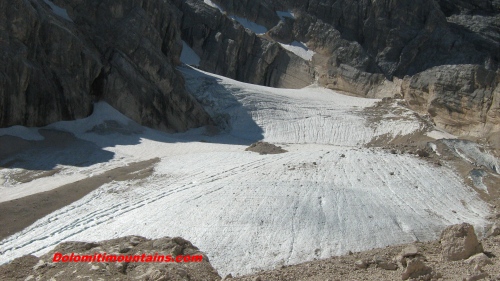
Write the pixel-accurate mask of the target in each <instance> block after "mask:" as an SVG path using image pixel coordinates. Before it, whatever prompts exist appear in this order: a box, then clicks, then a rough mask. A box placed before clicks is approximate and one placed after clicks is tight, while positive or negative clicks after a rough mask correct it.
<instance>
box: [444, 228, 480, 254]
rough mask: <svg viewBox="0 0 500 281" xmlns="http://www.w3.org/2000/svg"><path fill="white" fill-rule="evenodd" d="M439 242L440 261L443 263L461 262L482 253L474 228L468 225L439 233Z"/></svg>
mask: <svg viewBox="0 0 500 281" xmlns="http://www.w3.org/2000/svg"><path fill="white" fill-rule="evenodd" d="M440 242H441V255H442V259H443V260H445V261H457V260H463V259H467V258H469V257H470V256H472V255H474V254H477V253H482V252H483V246H482V245H481V243H479V241H478V240H477V236H476V233H475V232H474V227H473V226H472V225H470V224H468V223H462V224H457V225H452V226H449V227H447V228H446V229H445V230H443V232H442V233H441V238H440Z"/></svg>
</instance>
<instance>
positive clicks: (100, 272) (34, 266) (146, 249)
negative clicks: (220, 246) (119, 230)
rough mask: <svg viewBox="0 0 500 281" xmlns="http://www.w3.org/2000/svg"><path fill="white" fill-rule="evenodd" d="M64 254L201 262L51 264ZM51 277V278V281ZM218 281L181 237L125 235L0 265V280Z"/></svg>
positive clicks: (64, 245) (68, 245)
mask: <svg viewBox="0 0 500 281" xmlns="http://www.w3.org/2000/svg"><path fill="white" fill-rule="evenodd" d="M54 253H61V254H63V255H65V254H68V255H70V254H71V253H74V254H75V255H94V254H95V253H106V254H107V255H126V256H128V255H143V254H146V255H155V254H158V255H172V256H174V257H177V256H179V257H180V256H190V257H195V256H202V258H203V259H202V261H201V262H189V263H176V262H157V263H154V262H112V261H108V262H53V257H54ZM52 278H54V279H52ZM81 278H86V279H92V280H99V279H100V280H156V281H160V280H220V279H221V278H220V276H219V275H218V273H217V271H216V270H215V269H214V268H213V267H212V266H211V265H210V262H209V261H208V258H207V257H206V255H205V254H204V253H202V252H200V251H199V250H198V248H196V247H195V246H193V245H192V244H191V243H190V242H189V241H186V240H184V239H182V238H179V237H177V238H168V237H166V238H160V239H156V240H149V239H146V238H143V237H139V236H128V237H122V238H117V239H113V240H107V241H101V242H97V243H85V242H64V243H61V244H60V245H58V246H57V247H56V248H55V249H54V250H53V251H51V252H49V253H47V254H45V255H43V256H41V257H40V258H37V257H35V256H31V255H29V256H23V257H21V258H18V259H15V260H14V261H12V262H11V263H10V264H7V265H3V266H0V280H5V281H8V280H77V279H81Z"/></svg>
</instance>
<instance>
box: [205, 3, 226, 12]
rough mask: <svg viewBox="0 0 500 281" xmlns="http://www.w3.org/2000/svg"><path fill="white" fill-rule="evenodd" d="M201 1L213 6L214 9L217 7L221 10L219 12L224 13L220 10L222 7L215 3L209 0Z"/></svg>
mask: <svg viewBox="0 0 500 281" xmlns="http://www.w3.org/2000/svg"><path fill="white" fill-rule="evenodd" d="M203 2H205V4H207V5H208V6H210V7H213V8H216V9H219V11H221V13H224V10H222V8H221V7H220V6H219V5H217V4H215V3H214V2H212V1H211V0H203Z"/></svg>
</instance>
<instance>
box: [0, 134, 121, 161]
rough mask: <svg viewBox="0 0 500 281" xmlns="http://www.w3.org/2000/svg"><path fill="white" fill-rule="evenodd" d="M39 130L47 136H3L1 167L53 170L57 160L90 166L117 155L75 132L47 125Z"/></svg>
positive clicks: (0, 153) (1, 142) (0, 138)
mask: <svg viewBox="0 0 500 281" xmlns="http://www.w3.org/2000/svg"><path fill="white" fill-rule="evenodd" d="M39 133H40V134H41V135H42V136H43V137H44V138H45V139H44V140H41V141H27V140H24V139H21V138H18V137H12V136H2V137H0V147H1V152H0V167H3V168H23V169H26V170H52V169H54V168H55V167H56V166H57V165H58V164H61V165H69V166H75V167H88V166H91V165H94V164H97V163H102V162H107V161H109V160H111V159H112V158H113V156H114V153H113V152H109V151H106V150H102V148H101V147H99V146H97V145H96V144H94V143H92V142H89V141H85V140H81V139H78V138H76V137H75V136H74V135H73V134H72V133H68V132H63V131H56V130H48V129H40V130H39Z"/></svg>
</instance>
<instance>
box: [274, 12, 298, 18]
mask: <svg viewBox="0 0 500 281" xmlns="http://www.w3.org/2000/svg"><path fill="white" fill-rule="evenodd" d="M276 14H277V15H278V17H280V19H281V20H285V18H291V19H295V15H294V14H293V13H292V12H290V11H276Z"/></svg>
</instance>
